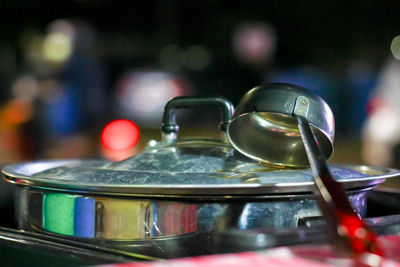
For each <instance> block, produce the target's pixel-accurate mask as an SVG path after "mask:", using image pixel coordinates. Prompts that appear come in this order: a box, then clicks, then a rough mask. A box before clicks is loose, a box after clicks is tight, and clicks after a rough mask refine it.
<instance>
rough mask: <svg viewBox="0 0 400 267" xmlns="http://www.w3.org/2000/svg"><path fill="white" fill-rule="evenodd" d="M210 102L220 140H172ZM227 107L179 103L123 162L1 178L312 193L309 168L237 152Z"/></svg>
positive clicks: (208, 193)
mask: <svg viewBox="0 0 400 267" xmlns="http://www.w3.org/2000/svg"><path fill="white" fill-rule="evenodd" d="M198 104H207V105H214V106H217V107H220V108H221V110H222V115H223V119H222V123H221V132H222V138H221V139H218V140H214V139H177V138H176V136H177V132H178V126H177V124H176V122H175V116H174V112H173V110H174V109H176V108H182V107H184V108H186V107H188V106H192V105H198ZM232 111H233V108H232V105H231V104H230V102H229V101H227V100H225V99H221V98H210V99H207V98H201V99H197V98H177V99H174V100H172V101H170V102H169V103H168V104H167V105H166V108H165V111H164V121H163V125H162V134H163V138H162V140H161V141H160V142H156V141H153V142H150V144H149V146H148V147H147V148H146V149H145V150H144V151H143V152H142V153H140V154H138V155H136V156H134V157H131V158H129V159H126V160H123V161H120V162H115V163H111V162H105V161H83V160H64V161H62V160H58V161H39V162H33V163H21V164H14V165H8V166H6V167H5V168H4V169H3V175H4V176H5V178H6V180H8V181H9V182H11V183H16V184H19V185H23V186H30V187H35V188H39V189H50V190H59V191H64V192H80V193H91V194H100V195H129V196H146V197H185V198H191V197H199V196H201V197H203V198H238V197H251V198H268V197H276V196H278V197H281V196H282V195H285V196H288V195H293V194H310V193H311V192H312V191H313V189H314V180H313V175H312V172H311V170H310V169H308V168H305V169H294V168H290V167H279V166H276V165H270V164H267V163H261V162H259V161H257V160H254V159H251V158H249V157H247V156H244V155H243V154H241V153H239V152H238V151H237V150H236V149H234V148H233V147H232V146H231V145H230V144H229V143H228V141H227V137H226V128H227V124H228V122H229V121H230V119H231V117H232ZM331 171H332V174H333V176H334V177H335V179H337V180H338V181H340V182H341V183H343V185H344V186H345V187H346V188H347V189H365V188H369V187H371V186H374V185H377V184H379V183H381V182H383V181H384V180H385V179H386V178H390V177H397V176H399V172H398V171H397V170H393V169H380V168H372V167H366V166H339V165H338V166H334V165H332V166H331Z"/></svg>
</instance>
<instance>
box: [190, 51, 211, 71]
mask: <svg viewBox="0 0 400 267" xmlns="http://www.w3.org/2000/svg"><path fill="white" fill-rule="evenodd" d="M210 61H211V56H210V52H209V51H208V50H207V49H206V48H205V47H204V46H201V45H193V46H191V47H189V48H188V49H187V50H186V53H185V65H186V66H187V67H188V68H189V69H191V70H203V69H205V68H207V67H208V65H209V64H210Z"/></svg>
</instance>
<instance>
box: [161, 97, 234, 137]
mask: <svg viewBox="0 0 400 267" xmlns="http://www.w3.org/2000/svg"><path fill="white" fill-rule="evenodd" d="M194 106H214V107H218V108H220V110H221V111H222V122H221V124H220V128H221V131H222V132H223V134H225V133H226V129H227V127H228V124H229V122H230V121H231V119H232V115H233V105H232V103H231V102H230V101H229V100H228V99H226V98H222V97H192V96H181V97H176V98H173V99H171V100H170V101H169V102H168V103H167V104H166V105H165V108H164V114H163V122H162V125H161V132H162V141H163V142H165V143H172V142H173V141H174V140H176V136H177V134H178V131H179V126H178V124H177V123H176V119H175V110H176V109H180V108H190V107H194Z"/></svg>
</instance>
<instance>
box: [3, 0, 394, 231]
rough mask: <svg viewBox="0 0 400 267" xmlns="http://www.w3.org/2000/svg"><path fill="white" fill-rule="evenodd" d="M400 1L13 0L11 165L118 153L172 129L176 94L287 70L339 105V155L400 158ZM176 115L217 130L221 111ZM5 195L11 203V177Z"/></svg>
mask: <svg viewBox="0 0 400 267" xmlns="http://www.w3.org/2000/svg"><path fill="white" fill-rule="evenodd" d="M399 8H400V2H384V1H377V0H376V1H351V2H349V1H310V0H304V1H284V2H282V1H251V2H250V1H233V2H232V1H229V2H228V1H221V0H204V1H183V0H164V1H161V0H158V1H155V0H148V1H111V0H75V1H65V2H64V1H40V0H31V1H25V2H24V3H23V2H20V1H11V0H5V1H2V4H1V6H0V21H1V24H0V30H1V33H2V34H1V35H0V164H1V165H4V164H7V163H11V162H19V161H29V160H35V159H45V158H106V159H109V160H120V159H122V158H125V157H128V156H131V155H134V154H136V153H139V152H140V151H141V150H142V149H143V148H144V147H145V145H146V144H147V142H148V141H149V140H150V139H156V140H159V139H160V132H159V126H160V122H161V115H162V109H163V106H164V105H165V103H166V102H167V101H168V100H169V99H171V98H173V97H175V96H180V95H199V96H202V95H203V96H204V95H220V96H225V97H227V98H229V99H230V100H231V101H232V102H233V104H234V105H236V104H237V103H238V101H239V99H240V98H241V96H242V95H243V94H244V93H245V92H247V91H248V90H249V89H251V88H253V87H255V86H257V85H260V84H262V83H265V82H288V83H293V84H296V85H300V86H303V87H306V88H308V89H311V90H313V91H314V92H316V93H317V94H319V95H320V96H321V97H323V98H324V99H325V100H326V101H327V102H328V104H329V105H330V106H331V108H332V110H333V112H334V115H335V119H336V129H337V132H336V140H335V153H334V156H333V158H332V162H340V163H357V164H368V165H376V166H391V167H400V149H399V148H400V145H399V144H400V105H398V104H397V102H398V101H399V100H400V14H399V10H400V9H399ZM178 120H179V124H180V125H181V129H182V131H181V132H180V134H181V136H217V135H218V129H217V124H218V120H219V116H218V114H217V112H216V111H214V110H210V111H209V110H201V111H200V112H199V111H198V110H196V111H185V112H181V113H179V114H178ZM0 193H1V194H0V206H1V207H2V208H4V209H10V210H11V208H12V207H11V206H12V205H11V204H10V203H12V200H11V195H12V191H11V189H10V187H9V186H8V185H7V184H5V182H3V181H1V182H0ZM10 207H11V208H10ZM5 223H6V224H7V222H5ZM10 224H11V222H10Z"/></svg>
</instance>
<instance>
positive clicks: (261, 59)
mask: <svg viewBox="0 0 400 267" xmlns="http://www.w3.org/2000/svg"><path fill="white" fill-rule="evenodd" d="M276 42H277V37H276V34H275V30H274V29H273V28H272V27H271V26H270V25H268V24H267V23H264V22H259V23H257V22H251V23H242V24H239V25H238V26H237V27H236V29H235V31H234V33H233V49H234V52H235V55H236V56H237V58H238V59H239V60H240V61H242V62H244V63H249V64H261V63H268V62H269V61H270V60H271V59H272V57H273V55H274V53H275V47H276Z"/></svg>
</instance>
